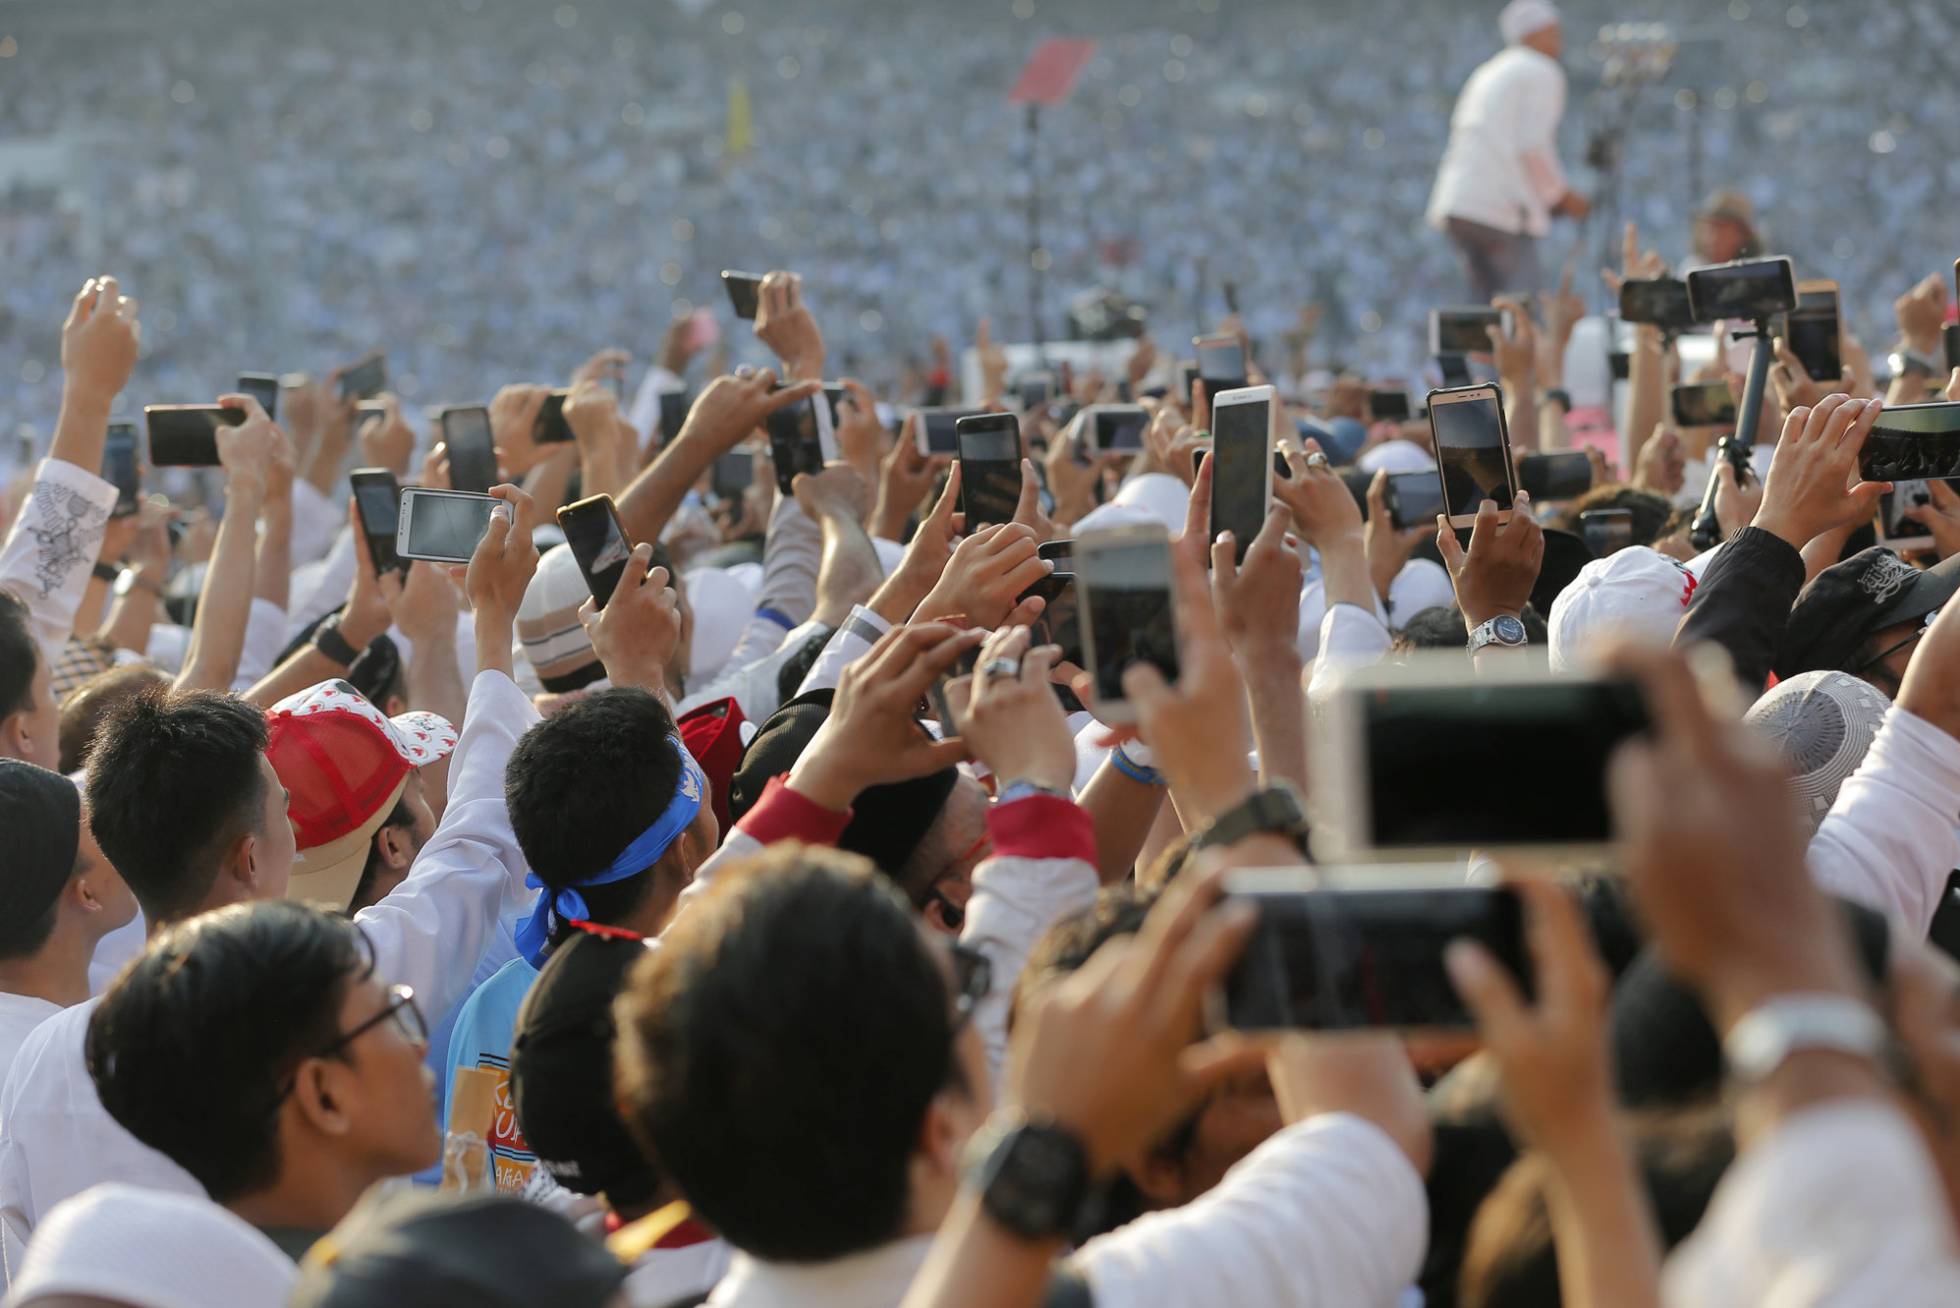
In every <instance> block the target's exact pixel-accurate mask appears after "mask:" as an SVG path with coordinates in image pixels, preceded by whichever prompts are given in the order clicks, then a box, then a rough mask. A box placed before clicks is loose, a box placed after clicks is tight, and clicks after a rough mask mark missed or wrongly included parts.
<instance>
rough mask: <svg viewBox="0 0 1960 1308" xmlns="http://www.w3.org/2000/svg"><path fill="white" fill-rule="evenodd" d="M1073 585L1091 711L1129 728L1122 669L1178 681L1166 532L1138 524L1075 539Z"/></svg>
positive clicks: (1131, 718) (1130, 711)
mask: <svg viewBox="0 0 1960 1308" xmlns="http://www.w3.org/2000/svg"><path fill="white" fill-rule="evenodd" d="M1075 585H1076V595H1077V612H1078V615H1079V616H1078V629H1079V631H1080V633H1081V638H1082V656H1083V658H1082V666H1083V667H1084V668H1086V669H1087V670H1088V671H1089V673H1090V674H1091V676H1092V677H1093V678H1094V681H1095V701H1096V702H1095V705H1094V706H1093V711H1094V713H1095V715H1096V717H1097V718H1098V719H1099V720H1101V721H1103V722H1106V723H1110V724H1112V725H1120V724H1124V723H1129V722H1134V721H1135V720H1136V710H1135V709H1134V708H1132V707H1131V706H1130V704H1129V702H1128V700H1126V699H1125V698H1124V695H1123V673H1124V671H1125V670H1126V669H1127V668H1128V667H1129V666H1130V665H1131V664H1132V663H1150V664H1154V665H1155V666H1156V668H1157V670H1158V671H1159V672H1161V673H1163V675H1164V679H1165V680H1166V681H1171V682H1175V681H1176V680H1177V676H1178V652H1177V613H1176V607H1175V605H1173V604H1172V602H1171V542H1170V535H1169V533H1168V532H1166V531H1165V530H1164V528H1163V527H1162V526H1158V525H1153V524H1138V525H1135V526H1128V527H1111V528H1109V529H1107V530H1104V531H1098V532H1093V533H1091V534H1089V535H1086V536H1078V537H1076V539H1075ZM1080 615H1086V617H1087V620H1086V621H1082V620H1080Z"/></svg>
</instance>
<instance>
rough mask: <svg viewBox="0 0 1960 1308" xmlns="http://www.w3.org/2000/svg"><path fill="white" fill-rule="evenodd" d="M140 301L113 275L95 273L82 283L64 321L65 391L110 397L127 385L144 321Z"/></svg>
mask: <svg viewBox="0 0 1960 1308" xmlns="http://www.w3.org/2000/svg"><path fill="white" fill-rule="evenodd" d="M136 310H137V303H136V301H135V299H134V298H132V297H129V296H125V295H123V294H122V292H121V290H120V288H119V286H118V284H117V282H116V279H115V278H113V277H91V278H89V280H88V281H86V282H84V283H83V284H82V289H81V291H80V292H78V293H77V294H76V296H75V302H74V304H73V305H72V306H70V308H69V310H68V321H67V322H65V323H63V324H62V326H61V371H62V388H63V390H64V391H68V392H72V393H75V394H76V395H79V396H87V397H90V398H93V399H98V400H100V401H103V402H105V403H106V402H107V401H108V400H110V399H113V398H114V397H115V396H116V395H118V394H119V393H121V391H122V388H123V387H125V386H127V385H129V375H130V373H132V372H133V371H135V369H136V355H137V353H138V351H139V349H140V348H141V346H142V343H143V327H142V324H141V323H140V322H138V321H137V318H136Z"/></svg>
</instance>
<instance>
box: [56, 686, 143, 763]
mask: <svg viewBox="0 0 1960 1308" xmlns="http://www.w3.org/2000/svg"><path fill="white" fill-rule="evenodd" d="M169 685H170V678H168V677H166V676H164V675H163V674H162V673H161V672H158V671H157V670H156V669H155V668H153V667H151V666H150V665H149V664H147V663H125V664H123V665H122V666H121V667H119V668H108V669H105V670H104V671H101V672H98V673H96V674H95V675H94V676H92V677H90V678H89V679H88V680H87V681H84V682H83V683H82V684H81V685H79V686H77V687H75V689H74V690H73V691H72V692H70V693H69V695H68V698H67V699H65V700H63V701H62V703H61V733H60V734H61V770H62V771H63V772H73V771H75V770H76V769H77V768H79V767H81V766H82V763H83V761H84V760H86V759H87V758H88V751H89V746H90V745H93V744H94V743H95V733H96V732H98V731H100V730H101V729H102V719H104V718H106V717H108V716H109V714H110V713H111V712H112V711H113V710H114V709H115V707H116V706H117V705H118V704H120V703H122V702H123V701H124V700H126V699H128V698H129V697H130V696H131V695H135V694H138V693H140V692H142V691H146V690H162V689H164V688H166V687H168V686H169Z"/></svg>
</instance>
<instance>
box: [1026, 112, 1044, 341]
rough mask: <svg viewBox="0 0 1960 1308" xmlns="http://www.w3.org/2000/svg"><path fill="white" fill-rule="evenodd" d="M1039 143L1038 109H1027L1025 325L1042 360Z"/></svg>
mask: <svg viewBox="0 0 1960 1308" xmlns="http://www.w3.org/2000/svg"><path fill="white" fill-rule="evenodd" d="M1040 142H1041V106H1040V105H1038V104H1030V105H1029V106H1028V325H1029V330H1030V332H1031V333H1032V335H1033V338H1034V349H1035V356H1036V357H1037V358H1040V359H1045V358H1046V355H1045V353H1044V352H1043V350H1042V347H1043V346H1044V345H1046V344H1047V339H1046V337H1045V336H1044V335H1043V333H1042V330H1041V282H1042V277H1043V274H1042V270H1041V267H1040V265H1039V263H1038V260H1039V258H1040V255H1041V169H1040V167H1039V166H1038V164H1037V150H1038V147H1039V145H1040Z"/></svg>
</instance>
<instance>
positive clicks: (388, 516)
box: [348, 469, 402, 573]
mask: <svg viewBox="0 0 1960 1308" xmlns="http://www.w3.org/2000/svg"><path fill="white" fill-rule="evenodd" d="M348 480H349V483H350V484H351V485H352V486H353V488H354V507H355V508H356V509H358V510H359V511H360V514H361V534H362V535H363V536H366V537H367V545H368V554H369V556H370V557H371V558H372V560H373V562H374V570H375V572H376V573H382V572H386V571H388V570H389V569H390V568H397V567H400V566H401V559H400V558H399V557H398V556H397V555H396V553H395V533H396V530H397V528H398V527H399V526H400V523H401V498H402V495H401V487H400V486H398V485H396V484H395V478H394V475H393V474H392V473H389V472H385V471H383V472H371V471H368V470H366V469H362V470H360V471H357V472H356V473H354V475H353V476H352V477H350V478H349V479H348Z"/></svg>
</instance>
